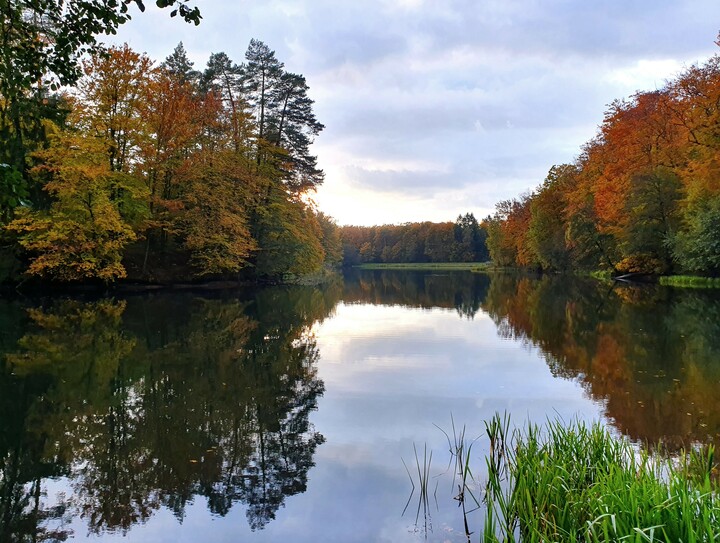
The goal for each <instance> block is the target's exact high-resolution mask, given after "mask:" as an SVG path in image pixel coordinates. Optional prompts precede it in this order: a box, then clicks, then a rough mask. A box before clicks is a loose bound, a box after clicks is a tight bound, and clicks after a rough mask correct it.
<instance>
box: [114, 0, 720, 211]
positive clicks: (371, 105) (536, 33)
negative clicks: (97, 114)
mask: <svg viewBox="0 0 720 543" xmlns="http://www.w3.org/2000/svg"><path fill="white" fill-rule="evenodd" d="M147 3H148V4H151V3H152V2H151V1H149V2H147ZM190 3H191V4H192V3H193V2H192V0H191V2H190ZM197 5H199V7H200V9H201V11H202V15H203V21H202V23H201V25H200V26H198V27H194V26H192V25H187V24H185V23H183V22H181V21H180V20H178V19H171V18H170V17H169V14H168V11H167V10H165V11H161V10H158V9H157V8H154V6H148V9H147V11H146V13H145V14H142V15H140V14H138V15H137V16H135V19H134V20H133V21H132V22H130V23H129V24H127V25H125V26H124V27H122V28H121V30H120V32H119V33H118V36H117V37H116V38H115V40H114V41H116V42H123V41H126V42H128V43H129V44H130V45H131V46H132V47H133V48H134V49H136V50H139V51H144V52H146V53H148V54H149V55H150V56H151V57H152V58H155V59H160V60H161V59H164V58H165V57H166V56H167V55H168V54H170V53H171V52H172V49H173V48H174V47H175V45H177V43H178V42H179V41H182V42H183V43H184V45H185V48H186V49H187V50H188V53H189V55H190V57H191V59H192V60H193V61H195V67H196V68H198V69H202V68H204V65H205V62H206V61H207V58H208V57H209V55H210V53H212V52H220V51H224V52H226V53H227V54H228V55H229V56H230V58H232V59H233V60H234V61H236V62H238V63H239V62H241V61H242V60H243V58H244V54H245V50H246V49H247V46H248V42H249V41H250V38H256V39H260V40H262V41H264V42H265V43H267V44H268V45H269V46H270V47H271V48H272V49H274V50H275V52H276V55H277V57H278V59H279V60H281V61H282V62H284V63H285V66H286V69H287V70H289V71H292V72H296V73H302V74H303V75H305V76H306V78H307V81H308V84H309V85H310V95H311V97H312V98H313V99H314V100H315V102H316V108H315V109H316V113H317V116H318V119H319V120H320V121H321V122H322V123H324V124H325V126H326V129H325V130H324V131H323V132H322V133H321V134H320V136H319V137H318V138H317V139H316V142H315V145H314V151H315V153H316V154H317V155H318V161H319V164H320V166H321V167H322V168H323V169H324V170H325V172H326V181H325V184H324V186H323V187H322V188H321V189H320V190H319V191H318V193H317V195H316V198H315V199H316V201H317V203H318V205H319V207H320V208H321V209H322V210H323V211H325V212H326V213H328V214H330V215H332V216H334V217H335V218H336V219H337V221H338V222H339V223H341V224H381V223H402V222H407V221H421V220H432V221H445V220H454V219H455V217H457V215H458V214H459V213H465V212H468V211H472V212H473V213H475V215H476V216H477V217H478V218H481V217H484V216H485V215H487V214H488V213H490V212H491V211H492V209H493V207H494V205H495V203H496V202H497V201H499V200H502V199H506V198H511V197H514V196H517V195H518V194H520V193H522V192H524V191H526V190H529V189H532V188H534V187H535V186H537V185H538V184H539V183H540V182H541V181H542V180H543V178H544V176H545V174H546V173H547V171H548V169H549V168H550V166H552V165H553V164H559V163H563V162H568V161H572V160H573V159H574V157H575V156H576V155H577V154H578V151H579V148H580V146H581V145H582V144H583V143H584V142H585V141H587V140H588V139H590V138H591V137H592V136H593V135H594V133H595V131H596V127H597V125H598V124H599V123H600V121H601V120H602V116H603V111H604V110H605V106H606V105H607V104H608V103H610V102H611V101H612V100H614V99H616V98H623V97H627V96H630V95H631V94H633V93H634V92H635V91H637V90H652V89H655V88H659V87H661V86H662V85H663V83H664V81H665V80H666V79H668V78H672V77H674V76H675V75H676V74H678V73H679V72H680V71H682V70H683V68H684V67H686V66H689V65H691V64H693V63H696V62H702V61H703V60H705V59H707V58H708V57H709V56H710V55H712V54H715V52H716V51H718V52H720V49H718V47H717V46H716V45H715V44H714V40H715V38H716V36H717V34H718V30H720V2H717V0H692V1H691V0H622V1H619V0H602V1H601V0H597V1H592V0H543V1H540V0H363V1H354V2H350V1H349V0H256V1H253V2H251V1H248V0H198V2H197Z"/></svg>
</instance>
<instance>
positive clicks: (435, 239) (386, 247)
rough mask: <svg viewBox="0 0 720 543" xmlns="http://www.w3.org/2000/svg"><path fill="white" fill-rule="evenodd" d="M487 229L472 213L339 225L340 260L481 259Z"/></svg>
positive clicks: (351, 262) (484, 256)
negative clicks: (450, 217) (436, 220)
mask: <svg viewBox="0 0 720 543" xmlns="http://www.w3.org/2000/svg"><path fill="white" fill-rule="evenodd" d="M486 238H487V233H486V231H485V229H484V228H483V226H481V225H480V224H478V221H477V219H475V216H474V215H473V214H472V213H467V214H466V215H464V216H463V215H460V216H458V218H457V221H456V222H454V223H452V222H442V223H432V222H421V223H407V224H402V225H383V226H344V227H342V240H343V257H344V258H343V264H344V265H345V266H354V265H357V264H363V263H370V262H371V263H389V262H484V261H486V260H488V258H489V253H488V249H487V246H486V244H485V239H486Z"/></svg>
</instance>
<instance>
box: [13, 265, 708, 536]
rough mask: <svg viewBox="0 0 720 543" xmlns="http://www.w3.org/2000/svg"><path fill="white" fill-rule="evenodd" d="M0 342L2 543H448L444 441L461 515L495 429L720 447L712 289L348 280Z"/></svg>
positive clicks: (56, 323) (399, 276)
mask: <svg viewBox="0 0 720 543" xmlns="http://www.w3.org/2000/svg"><path fill="white" fill-rule="evenodd" d="M0 323H1V324H2V327H1V328H0V330H1V332H0V351H1V353H2V354H1V357H0V541H63V540H66V539H73V538H75V539H78V540H83V541H84V540H89V541H103V542H105V541H123V542H154V541H158V542H164V541H167V542H173V543H179V542H196V541H207V542H215V541H217V542H236V541H250V542H256V541H257V542H265V541H280V540H288V541H289V540H292V541H295V542H314V543H315V542H325V541H327V542H335V541H349V542H355V541H357V542H369V541H388V542H398V541H401V542H402V541H408V542H410V541H467V536H466V534H465V527H464V520H463V515H462V510H461V508H459V507H458V505H459V502H458V500H456V499H454V498H455V497H456V496H457V494H458V488H457V482H458V481H457V480H456V478H455V477H454V465H453V457H452V455H451V454H450V444H449V441H454V440H455V438H457V437H458V436H460V435H461V434H463V432H464V436H465V444H466V446H470V445H471V444H472V448H471V450H470V455H469V457H470V459H471V468H472V470H473V475H474V479H475V480H474V482H471V483H470V484H469V486H468V488H469V491H471V492H472V493H473V495H475V496H476V497H477V499H481V498H482V487H483V469H484V459H483V455H484V453H485V452H487V447H488V445H487V443H485V441H484V440H483V437H482V434H483V430H484V425H483V421H485V420H487V419H489V418H490V417H492V416H493V415H494V414H495V413H507V414H509V415H510V417H511V420H512V421H513V423H514V424H517V425H521V424H524V423H525V422H526V421H534V422H540V423H542V422H543V421H545V420H547V419H548V418H549V419H555V418H560V419H561V420H566V421H571V420H576V419H579V420H584V421H595V420H597V421H602V422H603V423H604V424H607V425H608V427H609V428H610V429H611V430H612V431H613V432H614V433H616V434H617V435H619V436H620V435H622V436H626V437H627V438H629V439H631V440H633V441H634V442H637V443H644V442H648V443H650V445H651V446H652V445H654V444H658V443H663V444H664V446H665V447H667V448H668V449H669V450H671V451H673V450H677V449H679V448H680V447H682V446H688V445H692V444H697V443H704V442H710V441H714V442H716V443H717V441H720V395H718V393H717V391H718V385H720V295H718V293H717V292H712V291H699V290H698V291H692V290H673V289H667V288H661V287H657V286H653V285H635V286H633V285H623V284H615V285H611V284H606V283H601V282H596V281H593V280H581V279H578V278H568V277H560V276H546V277H542V278H532V277H528V276H521V275H483V274H472V273H468V272H451V273H438V272H434V273H433V272H401V271H362V272H353V273H351V274H348V275H346V276H345V277H344V278H343V279H342V280H337V281H334V282H331V283H329V284H327V285H324V286H322V287H305V286H286V287H270V288H265V289H259V290H258V289H254V290H228V291H192V292H191V291H182V292H180V291H179V292H162V293H152V294H143V295H133V296H118V297H115V298H107V299H93V298H82V299H81V298H55V299H53V298H43V299H10V300H0ZM476 438H477V440H476ZM431 455H432V457H431ZM418 467H420V471H421V472H426V473H427V474H428V484H427V488H428V495H427V500H423V499H421V497H420V494H421V493H420V486H421V485H420V481H419V479H420V476H419V475H418ZM473 507H474V504H472V502H471V498H468V497H467V496H466V498H465V509H466V512H467V521H468V526H469V530H470V531H473V532H475V533H474V535H473V536H472V540H473V541H477V540H478V539H479V530H480V529H481V527H482V516H481V515H482V513H481V511H480V510H478V511H471V509H473Z"/></svg>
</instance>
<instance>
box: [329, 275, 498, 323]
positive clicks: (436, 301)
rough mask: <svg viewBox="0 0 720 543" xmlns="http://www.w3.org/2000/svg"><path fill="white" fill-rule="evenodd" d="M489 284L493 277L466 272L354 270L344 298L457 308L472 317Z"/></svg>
mask: <svg viewBox="0 0 720 543" xmlns="http://www.w3.org/2000/svg"><path fill="white" fill-rule="evenodd" d="M489 287H490V276H488V275H485V274H479V273H465V272H445V273H443V272H426V271H392V270H390V271H383V270H362V271H361V270H355V271H351V272H350V273H348V274H347V275H346V276H345V290H344V292H343V301H344V302H346V303H366V304H376V305H402V306H406V307H422V308H426V309H429V308H434V307H440V308H449V309H452V308H454V309H455V310H456V311H457V312H458V314H459V315H460V316H462V317H466V318H469V319H472V318H473V317H474V316H475V315H476V314H477V312H478V311H479V310H480V306H481V304H482V302H483V300H484V299H485V297H486V296H487V292H488V289H489Z"/></svg>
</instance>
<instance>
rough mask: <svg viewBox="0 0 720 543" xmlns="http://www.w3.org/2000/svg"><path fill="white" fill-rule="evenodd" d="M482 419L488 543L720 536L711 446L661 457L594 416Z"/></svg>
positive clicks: (712, 538) (689, 542)
mask: <svg viewBox="0 0 720 543" xmlns="http://www.w3.org/2000/svg"><path fill="white" fill-rule="evenodd" d="M509 428H510V424H509V420H508V418H507V417H500V416H497V415H496V416H495V417H494V418H493V419H492V420H491V421H489V422H488V423H486V432H487V435H488V438H489V440H490V452H489V454H488V455H487V457H486V462H487V468H488V482H487V486H486V493H485V498H484V499H485V507H486V516H485V526H484V531H483V535H482V539H481V540H482V541H483V542H484V543H498V542H503V543H508V542H516V541H522V542H523V543H530V542H551V541H562V542H581V541H582V542H607V541H624V542H638V543H639V542H667V543H670V542H673V543H675V542H687V543H695V542H710V541H720V498H719V497H718V493H717V485H716V481H715V480H714V476H715V474H716V472H715V469H716V468H715V461H714V460H715V459H714V450H713V448H712V447H705V448H702V449H699V450H691V451H690V452H688V453H686V454H682V455H681V456H680V457H679V458H675V459H674V460H673V459H667V458H665V459H663V458H661V457H660V456H658V455H652V456H651V455H650V454H648V453H646V452H642V451H638V450H637V449H636V448H635V447H634V446H633V445H632V444H631V443H629V442H627V441H625V440H622V439H616V438H614V437H613V436H612V435H610V434H609V433H608V431H607V430H606V429H605V428H603V427H602V426H601V425H599V424H594V425H592V426H590V427H588V426H587V425H585V424H583V423H572V424H570V425H568V426H566V425H564V424H563V423H560V422H549V423H548V424H547V425H545V426H543V427H538V426H536V425H531V424H528V425H527V426H526V427H525V428H524V429H518V430H514V431H512V432H511V431H510V429H509Z"/></svg>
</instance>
